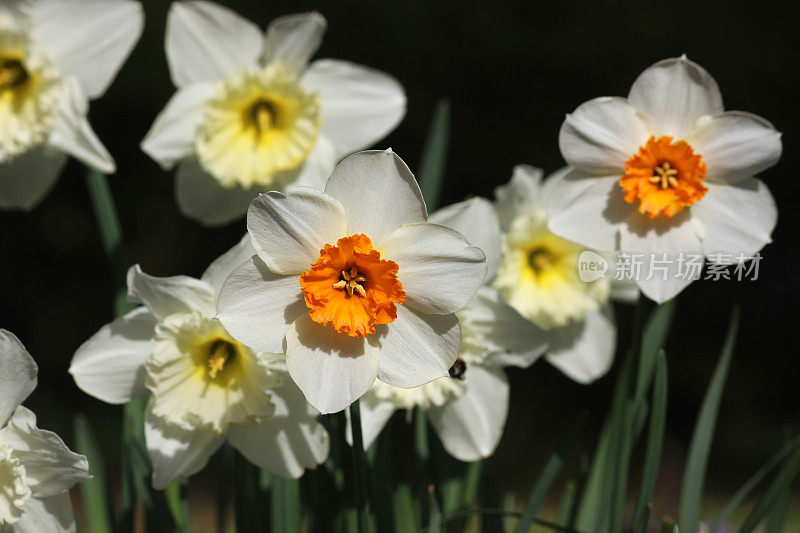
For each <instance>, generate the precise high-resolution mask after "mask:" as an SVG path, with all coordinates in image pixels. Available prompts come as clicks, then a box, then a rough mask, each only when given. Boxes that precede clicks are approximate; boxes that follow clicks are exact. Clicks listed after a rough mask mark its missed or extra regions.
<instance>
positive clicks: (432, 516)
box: [428, 485, 442, 533]
mask: <svg viewBox="0 0 800 533" xmlns="http://www.w3.org/2000/svg"><path fill="white" fill-rule="evenodd" d="M428 506H429V512H428V514H429V518H428V533H441V531H442V511H441V509H439V502H438V501H436V491H435V490H434V487H433V485H430V486H429V487H428Z"/></svg>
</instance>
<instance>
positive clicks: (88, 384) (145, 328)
mask: <svg viewBox="0 0 800 533" xmlns="http://www.w3.org/2000/svg"><path fill="white" fill-rule="evenodd" d="M155 327H156V319H155V317H154V316H153V315H152V313H150V311H149V310H148V309H147V308H146V307H139V308H137V309H134V310H133V311H131V312H130V313H128V314H126V315H125V316H122V317H119V318H117V319H116V320H114V321H113V322H111V323H109V324H106V325H105V326H103V327H102V328H100V330H99V331H98V332H97V333H95V334H94V335H92V336H91V337H90V338H89V340H87V341H86V342H84V343H83V344H82V345H81V346H80V348H78V350H77V351H76V352H75V356H74V357H73V358H72V363H71V364H70V367H69V373H70V374H72V377H73V378H74V379H75V383H76V384H77V385H78V387H79V388H80V389H81V390H82V391H84V392H85V393H86V394H90V395H91V396H94V397H95V398H98V399H100V400H103V401H104V402H108V403H114V404H120V403H126V402H129V401H130V400H131V399H133V398H136V397H138V396H141V395H143V394H145V392H147V390H146V389H145V387H144V375H145V370H144V363H145V361H146V360H147V358H148V357H149V356H150V354H151V353H153V342H152V339H153V332H154V330H155Z"/></svg>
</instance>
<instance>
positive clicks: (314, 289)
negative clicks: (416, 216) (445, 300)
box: [300, 235, 406, 337]
mask: <svg viewBox="0 0 800 533" xmlns="http://www.w3.org/2000/svg"><path fill="white" fill-rule="evenodd" d="M398 269H399V267H398V266H397V263H395V262H394V261H387V260H385V259H381V255H380V252H378V250H374V249H373V248H372V241H370V239H369V237H367V236H366V235H351V236H349V237H343V238H341V239H339V240H338V241H337V242H336V245H335V246H334V245H331V244H326V245H325V247H324V248H323V249H322V250H320V257H319V259H317V261H316V262H315V263H314V264H313V265H311V269H310V270H308V271H306V272H303V274H302V275H301V276H300V286H301V287H302V289H303V292H304V293H305V301H306V306H308V308H309V309H310V313H309V314H310V315H311V318H312V320H314V321H315V322H317V323H319V324H322V325H323V326H324V325H326V324H328V323H330V324H332V325H333V328H334V329H335V330H336V331H337V332H339V333H347V334H348V335H350V336H351V337H366V336H367V335H369V334H372V333H375V326H376V325H378V324H388V323H390V322H393V321H394V320H395V319H396V318H397V307H396V304H401V303H403V301H404V300H405V297H406V294H405V292H403V285H402V284H401V283H400V280H398V279H397V271H398Z"/></svg>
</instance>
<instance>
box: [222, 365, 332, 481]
mask: <svg viewBox="0 0 800 533" xmlns="http://www.w3.org/2000/svg"><path fill="white" fill-rule="evenodd" d="M271 392H272V394H271V398H272V402H273V403H274V404H275V414H274V415H273V416H270V417H267V418H261V419H258V420H257V421H256V422H255V423H253V424H251V425H247V426H231V427H230V429H229V430H228V440H229V441H230V443H231V445H232V446H233V447H234V448H236V449H237V450H239V451H240V452H241V453H242V455H244V456H245V457H246V458H247V460H248V461H250V462H251V463H253V464H255V465H257V466H258V467H259V468H263V469H265V470H267V471H269V472H271V473H273V474H277V475H279V476H282V477H286V478H299V477H300V476H302V475H303V472H304V471H305V470H306V469H308V468H315V467H316V466H317V465H319V464H320V463H322V462H324V461H325V459H327V457H328V451H329V448H330V437H329V436H328V432H327V431H325V428H324V427H323V426H322V424H320V423H319V422H317V416H318V415H319V413H318V412H316V411H315V410H314V409H313V408H312V407H311V406H310V405H309V404H308V402H306V399H305V397H304V396H303V393H302V392H300V389H299V388H297V385H295V384H294V382H293V381H292V380H291V379H290V378H289V376H286V380H285V382H284V385H283V386H282V387H279V388H277V389H273V390H272V391H271Z"/></svg>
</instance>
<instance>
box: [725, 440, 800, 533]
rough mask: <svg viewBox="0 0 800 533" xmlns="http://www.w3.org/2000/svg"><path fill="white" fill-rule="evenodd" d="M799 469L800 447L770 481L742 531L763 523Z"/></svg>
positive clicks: (743, 532) (751, 529)
mask: <svg viewBox="0 0 800 533" xmlns="http://www.w3.org/2000/svg"><path fill="white" fill-rule="evenodd" d="M798 471H800V448H798V449H796V450H795V451H794V452H793V453H792V455H790V456H789V458H788V459H787V460H786V462H785V463H784V465H783V468H781V469H780V471H779V472H778V475H776V476H775V479H773V480H772V483H770V485H769V487H768V488H767V491H766V492H765V493H764V496H762V497H761V499H760V500H759V501H758V503H756V504H755V506H754V507H753V509H752V510H751V511H750V513H749V514H748V515H747V517H746V518H745V519H744V522H743V523H742V526H741V527H740V528H739V532H740V533H749V532H750V531H753V530H754V529H755V528H756V526H757V525H758V524H759V523H761V520H763V519H764V517H765V516H767V515H768V514H769V513H770V512H771V511H773V510H774V509H775V506H776V504H777V503H779V501H780V498H781V496H782V495H783V493H784V491H785V490H786V489H787V487H788V486H789V484H790V483H791V482H792V481H793V480H794V478H795V477H797V473H798Z"/></svg>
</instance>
